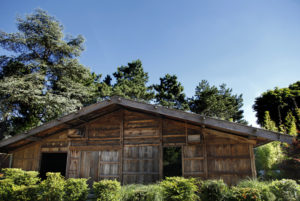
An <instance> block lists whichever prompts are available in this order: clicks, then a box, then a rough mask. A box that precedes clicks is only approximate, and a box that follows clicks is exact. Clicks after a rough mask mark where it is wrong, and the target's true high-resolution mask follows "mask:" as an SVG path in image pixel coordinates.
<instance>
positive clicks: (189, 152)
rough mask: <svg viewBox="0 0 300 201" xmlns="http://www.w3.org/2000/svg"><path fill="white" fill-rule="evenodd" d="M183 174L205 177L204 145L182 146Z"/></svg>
mask: <svg viewBox="0 0 300 201" xmlns="http://www.w3.org/2000/svg"><path fill="white" fill-rule="evenodd" d="M182 158H183V176H184V177H190V176H193V177H201V178H205V172H204V165H205V163H204V160H206V159H205V157H204V145H203V144H197V145H187V146H184V147H183V157H182Z"/></svg>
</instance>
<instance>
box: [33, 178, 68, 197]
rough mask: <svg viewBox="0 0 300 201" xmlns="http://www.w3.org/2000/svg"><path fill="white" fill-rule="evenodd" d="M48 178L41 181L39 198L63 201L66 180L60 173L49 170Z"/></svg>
mask: <svg viewBox="0 0 300 201" xmlns="http://www.w3.org/2000/svg"><path fill="white" fill-rule="evenodd" d="M46 176H47V179H46V180H44V181H42V182H41V183H40V188H39V189H40V191H41V192H40V194H39V200H42V201H62V200H63V197H64V194H65V192H64V187H65V184H66V181H65V179H64V177H63V176H61V175H60V173H52V172H47V174H46Z"/></svg>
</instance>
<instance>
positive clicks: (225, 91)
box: [189, 80, 246, 124]
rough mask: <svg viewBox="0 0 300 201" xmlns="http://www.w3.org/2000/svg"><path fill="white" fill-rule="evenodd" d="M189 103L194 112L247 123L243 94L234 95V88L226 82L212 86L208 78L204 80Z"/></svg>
mask: <svg viewBox="0 0 300 201" xmlns="http://www.w3.org/2000/svg"><path fill="white" fill-rule="evenodd" d="M189 105H190V108H191V111H192V112H195V113H197V114H202V115H205V116H210V117H218V118H221V119H224V120H232V121H234V122H239V123H245V124H246V121H245V120H244V119H243V112H244V111H243V110H242V109H241V108H242V106H243V98H242V95H233V94H232V89H230V88H226V84H222V85H220V88H219V89H218V88H217V87H216V86H210V85H209V83H208V82H207V81H206V80H202V81H201V82H200V83H199V85H198V86H197V87H196V90H195V95H194V96H193V97H192V98H191V99H190V101H189Z"/></svg>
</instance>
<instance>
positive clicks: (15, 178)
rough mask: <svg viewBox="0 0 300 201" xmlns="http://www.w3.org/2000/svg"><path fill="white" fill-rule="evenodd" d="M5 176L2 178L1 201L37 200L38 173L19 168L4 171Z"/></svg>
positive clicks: (0, 186)
mask: <svg viewBox="0 0 300 201" xmlns="http://www.w3.org/2000/svg"><path fill="white" fill-rule="evenodd" d="M2 172H3V176H2V177H1V178H0V201H8V200H18V201H30V200H37V195H38V192H39V191H38V184H37V183H38V182H39V181H40V179H39V178H38V177H37V175H38V172H34V171H23V170H21V169H17V168H5V169H2Z"/></svg>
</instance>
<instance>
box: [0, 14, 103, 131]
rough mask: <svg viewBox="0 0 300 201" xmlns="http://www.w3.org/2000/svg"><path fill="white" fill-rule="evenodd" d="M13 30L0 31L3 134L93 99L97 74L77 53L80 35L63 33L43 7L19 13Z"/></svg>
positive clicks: (21, 128)
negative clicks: (31, 12) (20, 16)
mask: <svg viewBox="0 0 300 201" xmlns="http://www.w3.org/2000/svg"><path fill="white" fill-rule="evenodd" d="M17 28H18V32H17V33H5V32H3V31H1V32H0V46H1V47H2V48H3V49H5V50H6V51H7V52H11V55H2V56H0V109H1V113H0V120H1V133H2V135H3V134H5V135H14V134H16V133H18V132H21V131H25V130H27V129H30V128H32V127H35V126H37V125H39V124H41V123H44V122H47V121H49V120H51V119H53V118H56V117H57V116H59V115H61V114H63V113H69V112H72V111H75V110H77V109H78V108H80V107H82V106H83V105H86V104H89V103H91V102H94V101H95V97H96V89H97V88H96V84H95V82H96V80H97V75H95V74H92V73H90V71H89V69H88V68H86V67H84V66H83V65H81V64H80V63H79V61H78V59H77V57H78V56H80V53H81V52H82V51H83V42H84V39H83V37H82V36H80V35H79V36H77V37H71V36H69V37H68V38H67V39H64V34H63V26H62V25H61V24H60V23H59V22H58V21H57V20H56V19H55V18H54V17H52V16H49V15H48V14H47V12H45V11H43V10H40V9H37V10H36V11H35V12H34V13H33V14H30V15H28V16H26V17H25V18H24V19H23V18H17Z"/></svg>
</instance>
